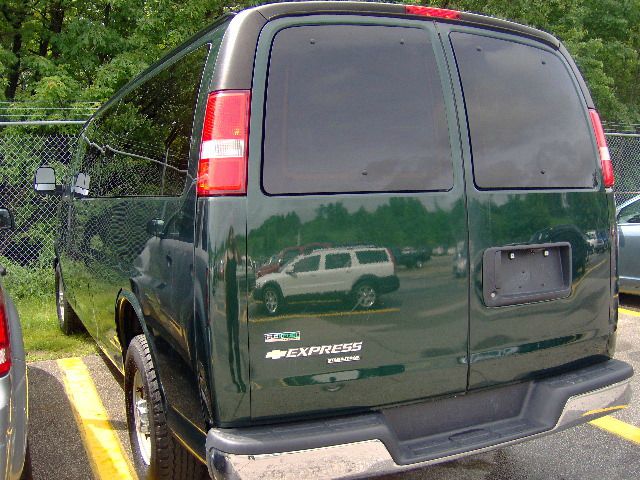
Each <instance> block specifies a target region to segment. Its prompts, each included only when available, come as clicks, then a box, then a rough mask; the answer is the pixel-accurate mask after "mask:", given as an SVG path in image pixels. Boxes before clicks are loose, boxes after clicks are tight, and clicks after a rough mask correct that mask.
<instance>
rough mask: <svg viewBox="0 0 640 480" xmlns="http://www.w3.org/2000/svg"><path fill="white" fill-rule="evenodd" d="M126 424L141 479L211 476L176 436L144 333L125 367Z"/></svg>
mask: <svg viewBox="0 0 640 480" xmlns="http://www.w3.org/2000/svg"><path fill="white" fill-rule="evenodd" d="M124 372H125V373H124V391H125V402H126V408H127V426H128V427H129V438H130V440H131V450H132V454H133V463H134V466H135V469H136V473H137V474H138V478H139V479H140V480H151V479H154V480H170V479H176V480H188V479H198V480H200V479H204V478H208V476H207V469H206V467H205V466H204V465H203V464H202V463H200V462H199V461H198V460H197V459H196V458H195V457H193V455H191V454H190V453H189V452H187V450H186V449H185V448H184V447H183V446H182V445H181V444H180V443H179V442H178V441H177V440H176V439H175V438H173V436H172V434H171V431H170V430H169V427H168V426H167V416H166V412H165V410H164V406H163V404H162V398H161V396H160V386H159V384H158V378H157V376H156V370H155V367H154V365H153V360H152V359H151V353H150V351H149V345H148V344H147V339H146V338H145V336H144V335H138V336H136V337H134V338H133V339H132V340H131V343H130V344H129V348H128V349H127V356H126V360H125V369H124Z"/></svg>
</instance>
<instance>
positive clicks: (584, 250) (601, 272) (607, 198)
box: [438, 24, 616, 389]
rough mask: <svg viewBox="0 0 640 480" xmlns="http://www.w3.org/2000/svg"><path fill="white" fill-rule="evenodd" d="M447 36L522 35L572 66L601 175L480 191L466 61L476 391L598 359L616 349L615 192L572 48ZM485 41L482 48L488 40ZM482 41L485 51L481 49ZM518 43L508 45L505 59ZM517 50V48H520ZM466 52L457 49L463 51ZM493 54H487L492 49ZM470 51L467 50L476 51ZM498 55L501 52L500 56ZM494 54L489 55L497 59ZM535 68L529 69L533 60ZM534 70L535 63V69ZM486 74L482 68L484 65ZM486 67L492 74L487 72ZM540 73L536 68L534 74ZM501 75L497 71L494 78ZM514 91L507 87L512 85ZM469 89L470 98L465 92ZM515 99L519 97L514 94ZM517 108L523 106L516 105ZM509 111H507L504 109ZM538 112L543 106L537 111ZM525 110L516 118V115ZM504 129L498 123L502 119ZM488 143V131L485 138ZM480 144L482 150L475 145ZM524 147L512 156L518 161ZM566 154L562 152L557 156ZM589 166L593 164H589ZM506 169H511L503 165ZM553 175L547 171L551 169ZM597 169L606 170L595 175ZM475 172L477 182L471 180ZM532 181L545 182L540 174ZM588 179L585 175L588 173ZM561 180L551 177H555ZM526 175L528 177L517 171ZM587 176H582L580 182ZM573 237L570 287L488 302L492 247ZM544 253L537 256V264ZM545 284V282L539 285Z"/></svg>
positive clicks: (590, 150) (591, 156)
mask: <svg viewBox="0 0 640 480" xmlns="http://www.w3.org/2000/svg"><path fill="white" fill-rule="evenodd" d="M438 28H439V31H440V32H441V34H442V36H443V38H453V37H452V33H453V34H454V35H456V34H457V35H460V34H473V35H478V38H485V37H484V36H486V35H488V36H489V37H490V38H496V39H498V40H499V41H504V42H514V45H518V46H517V47H515V48H521V47H520V46H524V48H529V47H531V48H533V49H535V51H537V52H539V55H540V57H541V58H543V60H542V62H541V67H543V68H544V67H545V66H547V65H548V63H547V62H549V60H548V58H549V57H548V56H549V55H551V56H552V57H551V58H553V57H555V58H557V59H558V60H559V62H560V63H562V64H565V68H566V71H567V72H571V73H569V74H568V75H567V78H568V80H567V79H565V80H561V79H558V81H564V82H565V83H568V85H567V87H566V88H567V90H568V91H572V89H573V91H574V93H573V95H574V96H575V97H576V98H577V99H578V100H579V102H580V106H579V107H578V109H579V112H578V117H580V115H582V117H583V120H584V122H583V125H582V126H581V127H580V128H582V129H583V132H584V133H583V135H584V138H586V139H587V140H586V141H587V142H588V143H587V144H586V145H582V147H584V148H582V150H583V151H584V152H585V153H583V155H584V156H585V157H584V158H583V159H582V160H581V161H583V162H585V165H587V166H586V167H585V168H587V171H586V173H587V174H589V172H590V171H592V172H595V173H594V179H596V180H597V184H595V185H594V186H592V187H590V188H589V187H587V186H586V185H587V183H588V180H585V179H577V180H576V182H577V187H578V188H554V189H549V188H528V189H522V190H518V189H509V188H508V186H505V187H504V188H499V189H481V188H479V187H478V186H477V185H476V182H477V179H478V177H477V172H475V171H474V168H479V166H478V165H477V164H475V165H474V162H475V160H476V159H474V148H473V147H472V145H473V139H472V138H471V136H470V135H472V133H470V132H473V129H472V128H470V127H469V124H468V122H469V121H470V117H469V115H470V114H469V110H468V108H469V106H468V103H467V104H466V106H467V109H466V110H465V102H468V101H469V98H470V97H469V94H473V93H470V92H469V91H467V92H465V89H464V85H463V84H461V83H460V82H461V81H462V82H464V80H465V78H464V69H461V70H459V71H460V72H461V74H460V75H456V76H455V77H454V78H455V85H454V90H455V94H456V98H457V104H458V105H460V106H461V111H460V115H459V118H460V119H461V129H460V130H461V132H462V137H463V150H464V162H465V173H466V178H467V179H469V181H467V184H466V189H467V198H468V202H467V208H468V218H469V226H468V228H469V244H470V252H469V258H470V289H469V292H470V297H469V298H470V337H469V340H470V346H469V350H470V373H469V389H474V388H480V387H486V386H490V385H495V384H499V383H506V382H512V381H517V380H522V379H525V378H530V377H535V376H540V375H544V374H549V373H550V372H552V371H556V370H558V371H561V370H563V369H564V370H566V369H570V368H575V367H576V365H580V364H581V363H593V362H596V361H601V360H602V359H605V358H608V357H609V356H610V355H611V352H610V347H609V341H610V338H611V336H612V335H613V334H614V332H615V329H616V325H615V320H614V319H612V318H610V306H611V302H612V292H611V290H610V285H609V282H608V279H609V278H610V275H611V249H612V238H611V229H610V227H609V224H610V222H611V218H610V209H611V205H612V201H613V199H612V194H611V193H607V192H605V189H604V187H602V183H601V180H600V177H599V166H598V156H597V150H596V145H595V142H594V140H593V138H592V135H590V134H591V126H590V124H589V122H588V114H587V104H586V101H585V99H584V98H583V97H582V95H581V94H580V93H581V89H580V84H579V81H578V79H577V78H575V75H574V74H573V70H572V69H571V66H570V65H568V64H566V59H565V58H564V56H561V55H558V54H557V53H555V52H554V51H553V50H551V49H549V48H548V47H546V46H543V45H541V44H539V43H538V42H533V41H531V40H528V39H523V38H519V37H513V36H511V35H507V34H502V33H497V32H491V33H490V34H487V33H486V32H484V31H482V30H480V31H479V30H477V29H472V28H465V27H460V26H449V25H444V24H439V26H438ZM444 45H445V50H446V52H447V57H448V59H449V61H450V64H451V65H456V62H458V64H457V66H458V68H461V66H460V64H459V62H460V61H463V59H462V56H461V55H457V56H456V52H455V40H451V41H445V42H444ZM481 45H482V46H481ZM483 48H484V50H483ZM510 48H511V47H506V49H505V53H503V57H502V58H506V57H507V55H508V52H509V49H510ZM515 48H514V49H515ZM476 50H477V55H483V54H484V53H485V52H486V47H485V45H484V44H483V43H482V41H480V40H479V41H478V46H477V48H476ZM458 53H459V52H458ZM487 55H488V53H487ZM468 57H469V55H467V57H465V58H468ZM495 58H499V57H495ZM490 61H491V60H490V59H489V60H486V62H487V64H490ZM525 68H528V67H525ZM531 68H536V67H531ZM479 74H480V73H479ZM484 74H485V75H486V74H488V73H484ZM532 75H535V72H533V73H532ZM497 81H498V80H495V79H494V82H497ZM504 93H505V94H506V95H509V94H508V92H504ZM465 94H467V97H466V98H465ZM508 98H513V96H511V97H508ZM513 108H518V106H517V105H516V104H513ZM504 115H505V117H504V118H507V119H508V118H509V111H506V112H504ZM531 115H532V117H533V116H534V115H536V112H531ZM518 118H519V117H518V116H516V117H515V118H514V119H512V120H510V121H518ZM495 128H496V129H497V130H498V132H500V128H501V127H500V126H496V127H495ZM482 141H484V139H482ZM475 150H477V151H480V148H477V145H476V149H475ZM517 155H518V153H514V154H513V161H514V163H516V164H517V162H519V161H520V160H519V159H518V156H517ZM556 161H560V160H556ZM589 165H590V166H589ZM495 173H496V174H497V175H501V174H502V173H503V172H495ZM543 173H545V172H543ZM595 175H598V176H595ZM474 178H475V181H472V179H474ZM531 178H532V180H530V181H531V182H538V181H539V182H541V183H542V182H544V181H546V180H538V179H535V178H534V177H533V176H532V177H531ZM585 178H586V177H585ZM553 180H555V179H552V180H551V181H553ZM517 181H521V179H517ZM581 182H584V183H581ZM589 232H592V233H593V232H595V233H596V234H597V235H598V236H600V237H601V238H606V239H607V240H606V242H605V245H603V246H602V248H599V249H593V248H591V246H590V245H589V243H588V237H587V234H588V233H589ZM554 242H568V243H569V244H570V245H571V270H572V272H571V273H572V284H571V294H570V295H569V296H568V297H566V298H556V299H553V300H549V301H544V302H535V301H534V302H522V303H520V302H515V304H513V305H506V306H500V307H488V306H487V301H486V300H485V298H484V293H483V281H485V280H486V279H483V264H482V260H483V254H484V252H485V251H486V249H488V248H493V247H505V248H508V246H509V245H518V246H522V245H528V244H544V243H554ZM539 265H541V263H540V261H539V260H536V261H534V262H533V263H532V264H531V268H532V269H535V268H538V267H537V266H539ZM533 273H535V272H534V270H529V269H526V268H524V269H523V270H522V272H521V274H522V277H521V278H520V279H518V278H516V279H512V280H513V281H514V282H516V283H517V282H520V281H521V282H522V286H523V288H525V286H526V283H527V281H528V279H529V278H530V276H531V275H532V274H533ZM539 288H541V289H542V288H543V287H542V286H539ZM560 312H562V313H560Z"/></svg>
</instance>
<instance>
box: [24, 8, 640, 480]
mask: <svg viewBox="0 0 640 480" xmlns="http://www.w3.org/2000/svg"><path fill="white" fill-rule="evenodd" d="M78 143H79V146H78V150H77V153H76V155H75V158H74V159H73V161H72V162H71V165H70V167H69V175H68V177H67V178H65V179H64V181H63V182H61V183H62V184H61V185H56V182H55V181H54V180H53V178H52V177H53V176H52V171H51V169H50V168H46V167H45V168H43V169H41V170H39V171H38V172H37V174H36V189H37V190H39V191H42V192H48V193H49V194H54V195H60V196H61V204H60V211H59V219H60V227H59V229H60V230H59V231H60V235H59V239H58V241H57V244H56V252H57V258H56V276H57V279H58V281H57V285H58V293H59V298H61V299H62V303H63V304H64V306H65V308H64V310H63V313H62V315H63V318H61V324H62V325H63V328H65V329H66V325H69V326H70V327H75V326H76V325H77V324H76V320H77V319H79V321H80V322H81V323H82V324H83V325H85V326H86V329H87V331H88V332H89V333H90V334H91V335H93V336H94V338H95V339H96V341H97V343H98V345H99V346H100V348H101V349H102V350H103V351H104V352H105V354H106V355H107V357H108V358H110V359H111V360H112V361H113V362H114V363H115V365H116V366H117V367H118V368H120V369H122V371H123V372H124V388H125V396H126V405H127V418H128V426H129V431H130V437H131V443H132V448H133V451H134V455H133V458H134V462H135V465H136V469H137V471H138V474H139V476H140V478H149V477H154V476H155V477H156V478H167V479H168V478H190V477H194V476H196V474H198V475H199V474H201V473H203V471H204V469H205V465H208V467H209V472H210V474H211V475H213V476H215V477H216V478H224V477H235V476H242V475H243V472H246V471H247V468H250V469H251V472H252V474H253V475H255V476H260V475H262V476H263V477H265V478H267V477H269V478H274V477H278V478H280V477H282V478H286V477H296V476H299V470H298V467H300V466H302V465H306V466H307V467H308V468H312V469H313V471H322V469H323V467H324V465H325V464H326V462H328V461H331V462H332V465H335V466H336V467H335V468H336V469H338V470H339V469H340V468H342V469H344V471H342V470H340V471H338V470H336V471H335V472H334V471H333V470H332V474H335V475H350V476H357V475H360V476H369V475H374V474H379V473H384V472H391V471H396V470H401V469H408V468H416V467H420V466H426V465H429V464H432V463H435V462H441V461H445V460H448V459H452V458H456V457H458V456H461V455H467V454H470V453H472V452H476V451H480V450H485V449H489V448H495V447H499V446H502V445H507V444H510V443H513V442H516V441H520V440H524V439H528V438H533V437H536V436H539V435H543V434H547V433H552V432H556V431H559V430H561V429H564V428H567V427H570V426H573V425H577V424H579V423H582V422H585V421H588V420H591V419H593V418H596V417H598V416H600V415H604V414H606V412H608V411H610V410H611V409H612V408H620V407H622V406H624V405H625V404H626V403H627V402H628V401H629V398H630V390H629V378H630V377H631V375H632V373H633V372H632V368H631V367H630V366H629V365H628V364H626V363H624V362H621V361H618V360H614V359H613V355H614V346H615V344H616V342H615V335H616V333H615V332H616V328H615V325H616V322H617V306H618V304H617V301H618V300H617V298H618V297H617V291H616V288H617V287H616V285H617V283H616V272H615V254H616V252H615V245H616V242H615V241H614V240H613V238H612V236H613V234H614V233H613V232H614V231H615V229H614V228H613V226H614V224H615V218H614V214H613V212H614V204H613V194H612V191H611V187H612V185H613V176H612V169H611V161H610V159H609V158H608V153H607V152H608V151H607V148H606V143H605V141H604V135H603V133H602V128H601V124H600V121H599V118H598V115H597V113H596V110H595V108H594V104H593V101H592V99H591V96H590V94H589V91H588V89H587V87H586V85H585V83H584V81H583V79H582V77H581V75H580V73H579V71H578V69H577V68H576V66H575V64H574V62H573V60H572V59H571V57H570V56H569V54H568V53H567V50H566V49H565V48H564V46H563V45H562V43H561V42H559V41H558V40H557V39H556V38H554V37H553V36H551V35H549V34H547V33H545V32H541V31H539V30H535V29H532V28H529V27H526V26H522V25H517V24H514V23H510V22H507V21H503V20H498V19H494V18H490V17H486V16H481V15H475V14H470V13H464V12H457V11H452V10H443V9H437V8H430V7H423V6H407V5H403V4H383V3H357V2H295V3H276V4H271V5H262V6H258V7H255V8H249V9H247V10H244V11H242V12H240V13H234V14H229V15H226V16H224V17H222V18H220V19H219V20H217V21H216V22H215V23H214V24H212V25H211V26H210V27H209V28H207V29H205V30H204V31H202V32H201V33H199V34H198V35H197V36H195V37H194V38H192V39H191V40H189V41H188V42H186V43H185V44H184V45H182V46H181V47H179V48H177V49H176V50H174V51H173V52H171V53H169V54H168V55H167V56H166V57H165V58H163V59H161V60H160V61H158V62H157V63H156V64H154V65H152V66H151V67H149V69H148V70H146V71H145V72H143V73H142V74H140V75H139V76H138V77H136V78H135V79H134V80H132V81H131V82H130V83H128V84H127V85H126V86H124V87H123V88H122V90H120V91H119V92H118V93H116V95H115V96H114V97H113V98H112V99H110V100H109V101H108V102H107V103H106V104H105V105H104V106H102V107H101V108H100V109H99V110H98V111H97V112H96V113H95V114H94V115H93V116H92V117H91V119H90V120H89V121H88V122H87V123H86V125H85V126H84V128H83V130H82V132H81V135H80V138H79V142H78ZM560 225H571V226H572V227H571V228H570V230H573V229H574V228H575V229H576V230H577V231H578V232H580V238H586V237H585V235H586V232H592V231H595V232H606V233H605V235H606V239H603V240H606V241H605V242H604V248H601V249H599V250H598V251H594V252H593V253H591V254H589V255H591V256H589V261H588V263H586V264H585V263H584V261H583V260H582V254H581V253H580V252H579V251H578V250H579V248H578V247H577V246H574V245H577V244H576V243H575V242H574V243H571V240H568V239H567V238H565V237H564V236H558V235H555V234H552V233H549V234H544V235H541V236H540V235H539V236H536V235H538V234H539V233H540V232H552V230H549V229H555V228H556V227H557V226H560ZM568 232H569V230H567V231H566V232H565V233H568ZM323 243H327V244H331V245H332V247H331V248H335V249H337V250H339V249H340V248H342V246H354V245H372V246H398V247H400V248H404V247H407V246H408V247H412V248H413V247H415V248H417V247H419V246H426V245H432V246H433V245H435V246H436V247H435V248H434V250H433V254H434V258H433V259H431V260H429V261H428V262H426V263H424V262H423V266H422V268H418V269H405V268H403V269H398V271H397V272H395V275H396V276H397V278H398V282H397V289H396V290H394V291H388V292H387V293H385V294H384V295H385V296H383V297H382V300H384V304H381V305H380V308H366V307H367V305H373V304H375V301H374V298H375V299H377V296H376V297H374V296H373V291H375V288H374V289H373V291H372V290H371V289H361V290H360V291H359V292H360V293H361V294H362V295H361V297H360V301H357V302H356V301H353V302H342V303H341V304H340V305H339V306H337V307H332V308H326V309H325V308H319V307H318V305H321V304H322V303H323V302H324V301H325V297H327V296H330V297H332V296H333V294H337V293H339V292H345V291H346V287H345V285H346V283H347V282H346V279H349V278H352V277H351V276H350V275H353V273H354V272H353V271H351V272H348V271H347V270H349V268H350V267H349V266H348V264H347V263H346V261H347V257H346V256H345V255H344V254H345V253H347V252H339V251H336V252H334V253H335V254H337V255H338V254H339V255H342V256H341V257H340V258H338V257H336V258H332V259H331V261H330V262H329V265H327V262H326V258H325V263H324V269H325V270H327V267H328V269H329V270H331V269H332V268H335V269H336V270H341V271H340V272H339V273H340V274H339V275H338V274H336V275H332V274H326V275H325V273H327V272H326V271H325V272H320V271H316V270H313V269H308V270H307V271H304V274H300V272H301V271H302V270H300V271H296V268H293V269H292V270H291V271H289V270H287V271H286V272H285V271H283V269H282V267H280V268H281V270H280V271H279V272H278V273H274V272H272V273H270V274H265V275H263V276H260V277H259V278H258V279H257V280H256V282H255V283H256V286H255V289H256V290H260V291H259V292H258V293H257V294H256V295H254V293H253V292H254V286H253V281H252V277H253V276H254V275H253V274H252V273H251V272H249V271H248V270H249V269H250V268H253V267H252V262H250V261H248V260H247V259H268V258H271V257H272V256H276V258H277V256H278V255H279V252H281V251H282V248H283V246H285V245H289V246H297V245H312V244H323ZM578 243H580V241H579V240H578ZM379 248H382V247H379ZM438 252H439V254H440V255H441V256H439V257H438V258H435V255H436V254H437V253H438ZM408 253H410V252H408ZM445 254H446V255H445ZM375 255H378V254H375ZM313 256H314V254H313V252H310V253H308V254H307V257H309V258H310V257H313ZM349 257H350V255H349ZM454 257H455V261H456V265H454V266H453V267H452V263H451V262H452V261H453V260H454ZM574 259H575V260H574ZM308 261H309V263H312V262H315V261H316V259H311V260H308ZM273 263H274V264H278V263H279V262H278V261H274V262H273ZM384 263H385V268H387V267H388V260H387V261H386V262H384ZM354 264H355V263H354V262H353V261H352V263H351V265H352V266H353V265H354ZM318 265H320V263H319V264H318ZM572 265H576V267H579V268H576V269H575V271H572V268H571V266H572ZM583 266H586V267H587V268H583ZM342 270H344V271H342ZM389 271H390V270H389ZM269 275H274V276H275V277H270V278H271V280H273V285H276V284H278V285H279V283H278V282H284V283H286V284H287V285H288V286H287V288H289V287H291V288H292V289H293V290H291V291H295V290H296V289H297V292H298V293H299V294H300V295H301V296H302V297H303V298H299V297H298V298H296V295H297V294H295V293H294V294H293V295H291V296H290V298H288V304H289V305H290V306H295V308H291V309H287V310H283V311H281V312H280V313H279V314H278V315H277V316H274V317H267V316H266V315H265V305H264V303H263V301H264V300H265V296H264V293H265V292H266V290H265V288H266V285H265V284H264V283H263V281H262V280H261V279H266V278H267V277H268V276H269ZM386 276H390V274H386ZM285 277H286V280H285ZM391 278H393V277H391ZM506 279H510V280H509V281H507V280H506ZM378 280H379V279H376V278H375V273H374V272H373V271H372V272H369V273H367V276H366V277H363V278H361V279H360V282H359V283H358V285H368V286H370V287H371V286H372V285H373V284H374V282H375V281H378ZM367 282H371V283H367ZM284 283H283V284H284ZM303 283H304V284H303ZM394 283H395V282H394ZM274 288H275V287H274ZM352 291H353V290H352ZM356 292H358V290H357V289H356ZM275 294H276V297H275V298H276V299H277V298H278V297H277V295H278V292H277V290H276V292H275ZM271 298H272V299H273V298H274V297H273V296H272V297H271ZM308 300H311V302H309V301H308ZM326 301H333V300H331V299H329V300H326ZM363 306H364V308H363ZM272 307H273V305H272ZM276 311H278V310H277V309H276ZM354 456H357V457H358V458H359V459H361V461H358V462H355V463H354V462H353V461H352V459H353V458H354ZM261 472H262V473H261Z"/></svg>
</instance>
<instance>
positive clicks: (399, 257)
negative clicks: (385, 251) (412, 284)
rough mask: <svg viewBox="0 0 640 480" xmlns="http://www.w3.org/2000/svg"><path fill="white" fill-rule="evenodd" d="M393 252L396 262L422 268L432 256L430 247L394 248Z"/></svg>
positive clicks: (409, 266) (408, 266)
mask: <svg viewBox="0 0 640 480" xmlns="http://www.w3.org/2000/svg"><path fill="white" fill-rule="evenodd" d="M391 252H392V253H393V256H394V258H395V260H396V263H397V264H398V265H404V266H405V267H407V268H422V267H423V265H424V264H425V263H426V262H427V261H428V260H429V259H430V258H431V250H430V249H429V248H428V247H420V248H416V247H404V248H392V249H391Z"/></svg>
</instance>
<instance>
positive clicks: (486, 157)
mask: <svg viewBox="0 0 640 480" xmlns="http://www.w3.org/2000/svg"><path fill="white" fill-rule="evenodd" d="M450 38H451V42H452V44H453V48H454V50H455V56H456V61H457V64H458V70H459V72H460V78H461V81H462V86H463V91H464V100H465V104H466V109H467V118H468V122H469V132H470V136H471V145H472V155H473V175H474V179H475V183H476V185H477V186H478V187H480V188H487V189H497V188H499V189H504V188H559V187H577V188H587V187H593V186H594V175H595V173H596V168H597V166H596V165H597V164H596V158H595V151H594V148H593V143H592V139H591V137H592V132H591V127H590V125H589V122H588V117H587V114H586V110H585V107H584V106H583V102H582V100H581V99H580V96H579V93H578V90H577V89H576V86H575V84H574V82H573V80H572V76H571V74H570V73H569V70H568V69H567V68H566V67H565V65H564V63H563V61H562V60H561V59H560V58H559V57H558V56H557V55H556V54H555V53H552V52H550V51H547V50H543V49H542V48H536V47H532V46H528V45H524V44H521V43H516V42H512V41H507V40H501V39H497V38H491V37H486V36H482V35H474V34H468V33H460V32H455V33H452V34H451V35H450Z"/></svg>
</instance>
